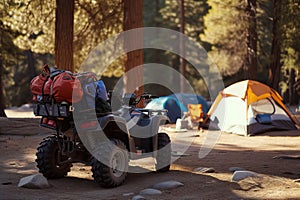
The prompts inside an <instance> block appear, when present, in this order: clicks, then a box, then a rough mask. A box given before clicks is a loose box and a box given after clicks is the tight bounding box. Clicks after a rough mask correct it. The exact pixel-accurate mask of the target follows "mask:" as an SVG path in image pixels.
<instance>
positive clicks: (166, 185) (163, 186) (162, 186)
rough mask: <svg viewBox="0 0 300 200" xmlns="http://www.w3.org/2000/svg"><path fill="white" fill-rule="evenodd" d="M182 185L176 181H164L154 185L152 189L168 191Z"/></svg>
mask: <svg viewBox="0 0 300 200" xmlns="http://www.w3.org/2000/svg"><path fill="white" fill-rule="evenodd" d="M183 185H184V184H183V183H180V182H178V181H164V182H160V183H157V184H155V185H154V186H153V188H154V189H158V190H170V189H174V188H178V187H180V186H183Z"/></svg>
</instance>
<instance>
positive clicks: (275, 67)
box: [269, 0, 281, 90]
mask: <svg viewBox="0 0 300 200" xmlns="http://www.w3.org/2000/svg"><path fill="white" fill-rule="evenodd" d="M273 4H274V18H273V29H272V35H273V39H272V49H271V58H270V60H271V63H270V68H269V81H270V84H271V86H272V87H273V88H274V89H275V90H278V88H279V78H280V70H281V69H280V68H281V64H280V53H281V32H280V15H281V0H273Z"/></svg>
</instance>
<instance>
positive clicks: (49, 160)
mask: <svg viewBox="0 0 300 200" xmlns="http://www.w3.org/2000/svg"><path fill="white" fill-rule="evenodd" d="M36 157H37V158H36V160H35V161H36V162H37V167H38V168H39V172H40V173H42V174H43V175H44V176H45V177H46V178H48V179H55V178H62V177H64V176H66V175H67V174H68V172H69V171H70V169H71V167H72V164H70V163H64V164H60V163H59V157H60V162H62V161H65V160H67V159H68V157H66V156H63V155H59V146H58V139H57V137H56V136H55V135H53V136H50V137H47V138H45V139H44V141H42V142H41V143H40V145H39V146H38V148H37V153H36Z"/></svg>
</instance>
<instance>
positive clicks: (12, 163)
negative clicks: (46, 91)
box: [0, 118, 300, 200]
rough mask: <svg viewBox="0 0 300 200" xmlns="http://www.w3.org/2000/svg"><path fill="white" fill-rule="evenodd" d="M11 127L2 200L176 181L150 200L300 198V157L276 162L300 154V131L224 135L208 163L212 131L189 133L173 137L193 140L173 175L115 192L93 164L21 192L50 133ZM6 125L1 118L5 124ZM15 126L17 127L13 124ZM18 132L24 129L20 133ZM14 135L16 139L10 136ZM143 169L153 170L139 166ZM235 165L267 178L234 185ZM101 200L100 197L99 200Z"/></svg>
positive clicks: (4, 146)
mask: <svg viewBox="0 0 300 200" xmlns="http://www.w3.org/2000/svg"><path fill="white" fill-rule="evenodd" d="M8 120H9V122H10V124H11V125H10V126H9V127H7V128H6V130H5V133H4V132H3V129H2V131H1V133H0V144H1V145H0V148H1V149H0V151H1V153H0V183H1V184H0V191H1V195H0V199H49V200H50V199H110V200H113V199H132V197H133V195H130V196H126V195H124V196H123V194H134V195H136V194H138V193H139V192H140V191H141V190H143V189H146V188H151V186H153V185H154V184H156V183H158V182H161V181H168V180H175V181H179V182H181V183H183V184H184V186H182V187H179V188H177V189H174V190H167V191H163V192H162V194H161V195H159V196H151V197H150V198H148V199H299V198H300V183H298V182H294V180H296V179H299V178H300V170H299V169H300V160H299V159H274V157H275V156H279V155H299V154H300V146H299V141H300V131H299V130H294V131H277V132H268V133H265V134H260V135H257V136H253V137H244V136H238V135H235V134H228V133H223V134H221V136H220V137H219V139H218V141H217V143H216V145H215V146H214V147H213V149H212V151H211V152H210V153H209V154H208V155H207V156H206V157H204V158H203V159H199V157H198V154H199V150H200V146H201V144H203V142H204V140H205V138H206V136H207V134H208V133H207V132H206V131H204V132H200V135H199V132H197V131H196V130H192V131H191V130H189V131H187V132H180V133H176V132H175V133H172V132H170V133H169V134H170V136H171V139H172V142H173V143H174V144H179V143H181V144H182V143H184V142H188V143H189V142H191V144H190V145H189V147H188V149H187V151H186V152H180V151H179V150H178V149H177V153H179V154H180V153H183V156H182V157H178V156H176V155H174V158H178V159H177V160H176V161H175V162H174V163H173V164H172V166H171V171H170V172H168V173H155V172H149V173H143V174H129V176H128V179H127V180H126V182H125V184H124V185H122V186H120V187H118V188H113V189H103V188H101V187H99V186H98V185H97V184H96V183H94V181H93V180H92V175H91V171H90V167H89V166H85V165H82V164H76V165H74V166H73V168H72V171H71V173H69V175H68V176H67V177H66V178H63V179H57V180H49V183H50V184H51V185H52V187H51V188H49V189H43V190H33V189H25V188H18V187H17V185H18V182H19V180H20V178H22V177H25V176H28V175H31V174H35V173H37V168H36V167H35V165H36V164H35V152H36V147H37V145H38V143H39V142H40V141H41V139H42V138H43V137H45V136H47V133H45V132H42V133H40V134H34V135H32V134H31V133H36V131H34V130H38V129H39V127H38V125H36V126H35V125H34V123H33V122H34V120H33V119H30V118H29V119H24V118H23V119H18V120H19V121H17V122H18V124H19V125H20V123H24V124H26V123H29V122H30V123H29V126H28V127H26V126H22V127H21V126H17V125H16V123H14V122H16V121H15V120H16V119H13V118H10V119H8ZM3 123H5V124H7V121H6V120H4V119H1V120H0V126H1V127H2V125H3ZM14 124H15V125H14ZM16 129H19V131H16ZM11 134H13V135H11ZM139 167H141V168H143V167H145V168H146V167H148V166H146V165H145V166H143V165H142V166H139ZM199 167H204V168H214V169H215V172H213V173H201V172H195V171H194V169H196V168H199ZM230 167H240V168H243V169H245V170H250V171H253V172H256V173H258V174H260V175H262V177H261V178H248V179H245V180H243V181H240V182H232V181H231V178H232V174H233V173H232V172H230V171H229V168H230ZM99 197H101V198H99Z"/></svg>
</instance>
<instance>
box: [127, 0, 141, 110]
mask: <svg viewBox="0 0 300 200" xmlns="http://www.w3.org/2000/svg"><path fill="white" fill-rule="evenodd" d="M142 25H143V1H142V0H124V23H123V30H124V31H127V30H130V29H134V28H141V27H142ZM131 38H132V37H131ZM134 38H135V39H134V40H133V39H129V40H127V39H126V38H125V39H124V47H125V49H126V48H130V47H132V46H139V47H142V45H143V34H142V32H139V33H137V34H136V35H135V36H134ZM142 64H143V50H142V49H138V50H135V51H131V52H128V53H127V54H126V57H125V69H124V71H125V75H124V92H125V93H133V92H135V93H136V94H137V95H140V94H143V93H144V86H143V70H142V68H139V69H138V70H137V69H135V70H134V71H132V72H133V73H132V72H131V73H127V72H128V71H130V70H132V69H133V68H135V67H137V66H141V65H142ZM138 106H139V107H143V103H141V104H139V105H138Z"/></svg>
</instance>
